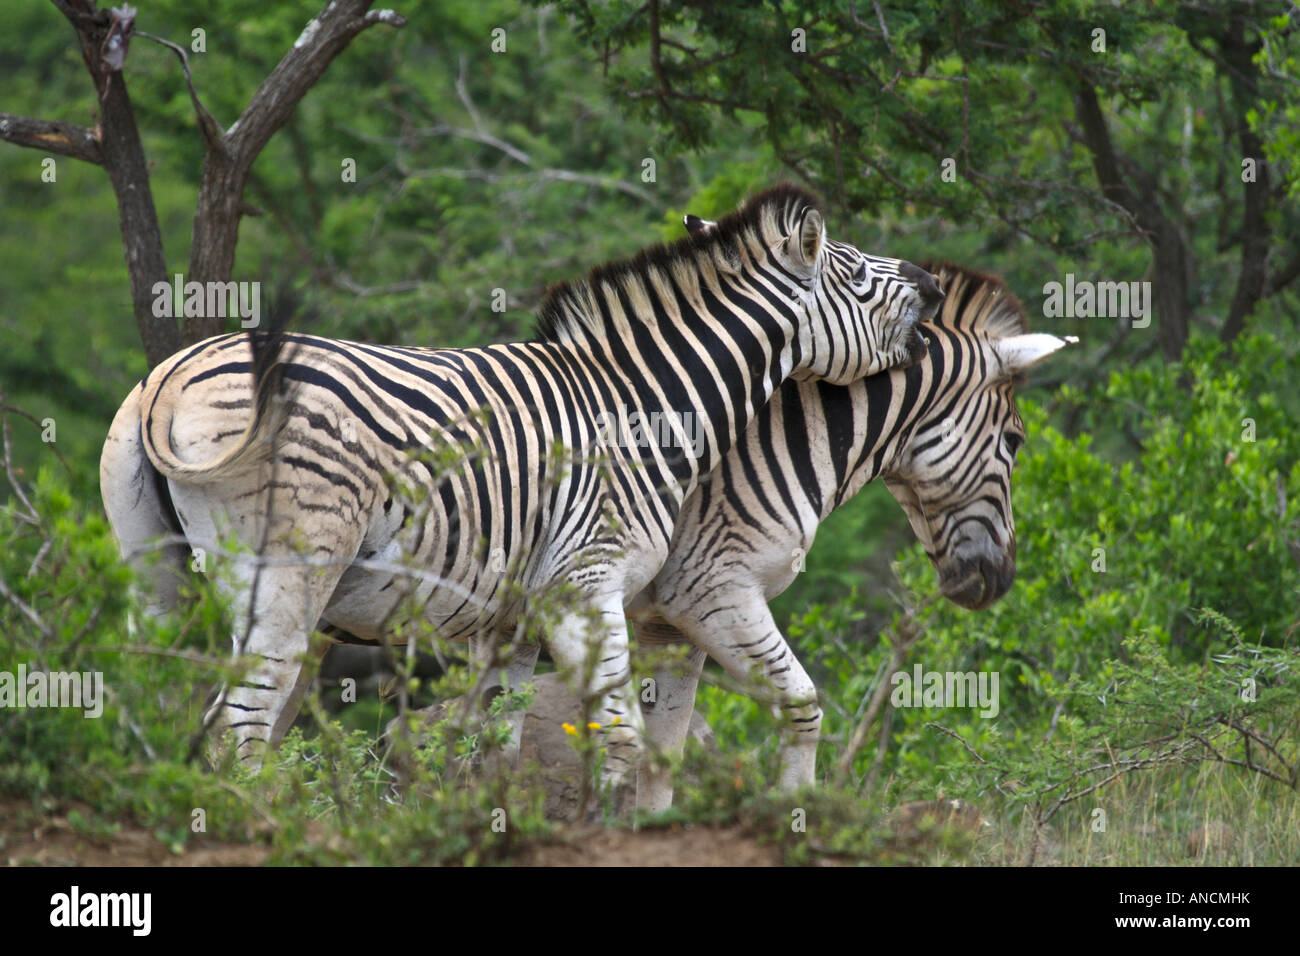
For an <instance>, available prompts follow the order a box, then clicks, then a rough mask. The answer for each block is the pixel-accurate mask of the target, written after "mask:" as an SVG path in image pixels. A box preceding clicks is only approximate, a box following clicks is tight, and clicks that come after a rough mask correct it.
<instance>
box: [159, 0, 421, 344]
mask: <svg viewBox="0 0 1300 956" xmlns="http://www.w3.org/2000/svg"><path fill="white" fill-rule="evenodd" d="M372 2H373V0H334V2H332V3H330V4H329V5H328V6H326V7H325V9H324V10H322V11H321V12H320V13H318V14H317V15H316V16H315V17H314V18H313V19H312V20H310V21H309V22H308V23H307V26H306V27H305V28H304V29H303V31H302V34H301V35H300V36H299V37H298V39H297V40H296V41H295V42H294V44H293V46H292V47H291V48H290V49H289V50H288V52H286V53H285V55H284V57H283V58H282V59H281V60H280V62H279V63H278V64H277V65H276V67H275V69H274V70H272V71H271V74H270V76H268V77H267V78H266V79H265V80H264V81H263V83H262V85H261V86H260V87H258V89H257V92H256V93H254V94H253V98H252V99H251V100H250V101H249V104H248V106H247V108H245V110H244V112H243V114H242V115H241V116H240V117H239V119H238V120H236V121H235V123H234V124H233V125H232V126H231V127H230V129H228V130H226V132H225V134H224V135H223V136H222V137H221V146H222V147H223V148H222V149H209V150H208V154H207V156H206V157H204V160H203V175H202V180H201V182H200V186H199V199H198V206H197V209H196V211H195V215H194V236H193V239H192V242H191V246H190V275H189V278H190V279H191V281H197V282H227V281H229V280H230V277H231V272H232V271H233V270H234V265H235V245H236V243H237V242H238V240H239V220H240V216H241V212H242V210H241V203H242V201H243V195H244V187H245V186H246V185H247V183H248V175H249V171H250V170H251V169H252V166H253V162H254V161H255V160H256V159H257V157H258V155H259V154H260V153H261V152H262V149H263V148H264V147H265V146H266V144H267V143H268V142H269V141H270V139H271V137H272V136H273V135H275V133H276V131H277V130H279V129H280V127H282V126H283V125H284V124H285V123H286V122H287V121H288V120H289V117H290V116H292V115H293V111H294V110H295V109H296V108H297V106H298V103H299V102H301V100H302V98H303V97H304V96H306V95H307V91H308V90H310V89H311V88H312V86H314V85H315V83H316V82H317V81H318V80H319V79H320V78H321V75H322V74H323V73H324V72H325V69H326V68H327V67H328V66H329V65H330V63H331V62H332V61H333V60H334V58H335V57H336V56H338V55H339V54H340V53H342V52H343V50H344V49H345V48H346V47H347V45H348V44H349V43H350V42H351V41H352V38H353V37H355V36H356V35H357V34H359V33H361V32H362V31H363V30H366V29H368V28H370V27H372V26H374V25H375V24H378V23H383V24H386V25H388V26H392V27H400V26H403V25H404V24H405V23H406V19H405V18H404V17H402V16H399V15H398V14H396V13H393V12H392V11H391V10H373V11H372V10H369V7H370V4H371V3H372ZM222 331H223V329H222V320H221V319H220V318H218V317H216V316H204V317H200V318H194V319H191V320H190V321H188V322H186V324H185V330H184V340H185V342H187V343H190V342H197V341H199V340H200V339H204V338H207V337H208V336H211V335H217V334H219V333H220V332H222Z"/></svg>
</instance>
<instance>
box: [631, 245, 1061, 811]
mask: <svg viewBox="0 0 1300 956" xmlns="http://www.w3.org/2000/svg"><path fill="white" fill-rule="evenodd" d="M692 226H694V227H695V229H696V230H698V229H699V228H701V227H705V228H707V224H706V223H703V222H702V221H699V220H696V221H695V222H694V223H692V222H691V221H689V220H688V227H692ZM936 271H937V272H938V274H939V276H940V282H941V283H942V285H943V288H944V290H945V292H946V294H947V297H946V299H945V301H944V304H943V307H942V310H941V312H940V314H939V315H938V316H936V317H935V318H934V320H933V321H932V322H930V323H928V324H927V325H926V326H925V333H926V334H927V335H928V337H929V350H928V354H927V356H926V357H925V358H924V359H922V361H921V362H919V363H918V364H916V365H913V366H911V367H908V368H906V369H896V370H894V371H891V372H889V373H887V374H882V375H875V376H872V377H870V378H867V379H865V380H863V381H859V382H854V383H852V384H850V385H849V386H848V387H846V388H845V387H838V386H835V385H831V384H827V383H824V382H812V381H804V382H787V383H786V384H785V385H784V386H782V387H781V388H780V389H779V390H778V393H777V394H776V395H775V396H773V399H772V402H771V403H770V404H769V405H768V406H767V407H766V408H764V409H763V410H762V411H761V412H760V413H759V415H758V416H757V417H756V419H755V420H754V422H753V423H752V424H751V425H750V427H749V430H748V431H747V432H746V433H745V435H744V436H743V437H742V438H741V439H740V440H739V441H738V442H737V444H736V446H735V447H734V448H732V450H731V452H730V453H729V454H728V455H727V456H726V458H724V459H723V461H722V463H721V465H720V466H719V468H718V470H717V471H716V472H714V474H713V476H712V477H711V480H710V481H708V482H705V483H702V484H701V486H700V488H699V490H698V491H697V492H696V493H695V494H694V495H693V496H692V497H691V498H690V499H688V500H687V502H686V504H685V505H684V506H683V509H682V514H681V517H680V519H679V521H678V524H677V528H676V531H675V533H674V536H673V545H672V550H671V552H670V553H669V556H668V559H667V561H666V562H665V563H664V565H663V567H662V568H661V569H660V572H659V574H658V575H657V576H656V578H655V580H654V582H653V583H652V584H651V586H650V587H649V588H648V589H647V591H646V593H645V594H644V595H643V596H642V597H641V599H640V600H639V601H637V602H635V603H634V605H633V606H632V607H631V608H629V614H630V615H631V616H633V617H634V618H636V619H637V620H638V621H642V620H644V623H638V625H637V629H636V631H637V639H638V642H639V643H641V644H643V645H648V646H651V647H653V646H655V645H663V644H673V643H679V642H682V641H685V640H689V641H690V642H691V643H692V644H693V645H694V646H695V650H694V651H693V653H692V654H691V657H690V659H689V663H688V668H687V672H686V674H685V676H682V675H681V674H680V673H679V674H677V675H674V674H671V673H668V672H662V673H660V674H658V675H656V685H655V686H656V691H657V695H656V696H657V702H656V704H655V706H654V707H653V708H649V709H647V711H646V718H645V719H646V738H647V741H648V742H652V743H653V744H654V745H655V747H656V748H658V749H660V750H661V751H662V752H665V753H669V754H677V753H680V752H681V747H682V744H683V742H684V739H685V734H686V729H687V723H688V721H689V718H690V714H691V711H692V710H693V708H694V700H695V687H696V683H697V681H698V678H699V673H700V669H701V667H702V666H703V662H704V657H705V655H706V654H707V655H708V656H711V657H713V658H714V660H716V661H718V663H719V664H721V665H722V667H723V668H724V669H725V670H726V671H727V672H728V673H729V674H730V675H731V676H732V677H733V678H735V679H737V680H738V681H741V682H742V683H743V684H744V685H745V686H747V687H750V688H752V689H753V690H752V692H753V693H754V695H755V696H756V697H759V698H760V699H764V700H767V701H768V702H770V703H771V704H772V706H773V707H774V709H775V710H776V711H777V712H778V714H779V715H780V716H781V718H782V720H783V722H784V724H785V733H786V738H785V740H784V741H783V747H782V754H781V781H780V782H781V786H782V787H785V788H793V787H798V786H802V785H806V784H811V783H812V782H813V781H814V771H815V764H816V755H817V740H818V736H819V732H820V729H821V718H822V712H821V708H820V706H819V705H818V703H817V689H816V687H815V686H814V684H813V682H812V680H811V679H810V678H809V676H808V674H807V672H806V671H805V670H804V669H803V667H802V666H801V665H800V663H799V660H798V658H797V657H796V656H795V654H794V652H793V651H792V650H791V648H790V646H789V645H788V644H787V643H786V640H785V638H784V637H783V636H782V634H781V631H780V629H779V628H778V627H777V626H776V622H775V620H774V619H773V618H772V613H771V611H770V610H769V609H768V605H767V602H768V601H769V600H771V599H772V598H774V597H776V596H777V595H778V594H780V593H781V592H782V591H784V590H785V589H786V588H787V587H789V586H790V584H791V583H792V582H793V581H794V577H795V574H796V573H797V568H798V567H799V562H798V561H797V560H796V558H798V557H799V556H802V555H803V554H806V553H807V551H808V549H809V548H810V547H811V546H812V543H813V538H814V536H815V535H816V533H817V527H818V525H819V524H820V523H821V522H822V521H824V520H825V519H826V518H827V517H828V516H829V515H830V513H831V512H832V511H834V510H835V509H836V508H838V507H839V506H840V505H842V504H844V503H845V502H846V501H848V500H849V499H850V498H851V497H853V496H854V495H855V494H857V493H858V492H859V491H860V490H861V489H862V488H863V486H864V485H866V484H867V482H869V481H872V480H874V479H875V478H877V477H883V478H884V480H885V484H886V486H887V487H888V488H889V490H890V492H891V493H892V494H893V495H894V497H895V499H897V501H898V503H899V504H900V505H902V507H903V510H904V512H906V514H907V517H908V521H909V522H910V524H911V526H912V530H913V532H914V533H915V534H916V536H917V538H918V539H919V540H920V542H921V544H922V545H923V546H924V548H925V551H926V554H927V556H928V557H929V558H930V561H931V562H932V563H933V564H934V567H935V570H936V571H937V572H938V576H939V589H940V591H941V593H943V594H944V596H946V597H947V598H949V599H950V600H952V601H953V602H955V603H956V604H959V605H961V606H962V607H966V608H972V609H979V608H983V607H987V606H988V605H989V604H991V603H992V602H993V601H995V600H997V599H998V598H999V597H1001V596H1002V595H1003V594H1005V593H1006V591H1007V590H1008V589H1009V588H1010V586H1011V582H1012V580H1013V579H1014V577H1015V554H1016V537H1015V524H1014V521H1013V518H1012V511H1011V469H1012V466H1013V464H1014V463H1015V457H1016V451H1017V450H1018V449H1019V448H1020V446H1021V444H1022V443H1023V442H1024V440H1025V428H1024V423H1023V422H1022V421H1021V419H1020V415H1019V412H1017V410H1016V405H1015V397H1014V394H1013V380H1014V378H1015V376H1016V375H1018V374H1019V373H1021V372H1023V371H1024V370H1026V369H1028V368H1029V367H1031V366H1032V365H1034V364H1036V363H1038V362H1039V361H1042V360H1043V359H1045V358H1047V357H1048V356H1049V355H1051V354H1052V353H1054V352H1056V351H1057V350H1058V349H1060V348H1062V347H1064V346H1065V345H1066V344H1068V343H1069V342H1071V341H1074V339H1073V338H1072V337H1070V338H1058V337H1057V336H1055V335H1048V334H1044V333H1026V331H1025V322H1024V310H1023V308H1022V306H1021V305H1020V303H1019V302H1018V301H1017V300H1016V299H1015V297H1014V296H1013V295H1012V294H1011V292H1010V291H1009V290H1007V289H1006V288H1005V287H1004V286H1003V284H1002V283H1001V281H999V280H998V279H995V278H992V277H990V276H984V275H980V274H979V273H976V272H972V271H970V270H965V269H960V268H957V267H954V266H951V265H946V264H944V265H940V266H938V267H937V270H936ZM671 803H672V784H671V777H670V775H669V773H668V772H667V771H666V770H665V769H664V768H663V767H662V766H658V767H656V766H651V765H650V763H649V762H646V763H645V764H643V766H642V768H641V771H640V772H639V774H638V786H637V805H638V806H639V807H645V808H647V809H663V808H666V807H667V806H669V805H671Z"/></svg>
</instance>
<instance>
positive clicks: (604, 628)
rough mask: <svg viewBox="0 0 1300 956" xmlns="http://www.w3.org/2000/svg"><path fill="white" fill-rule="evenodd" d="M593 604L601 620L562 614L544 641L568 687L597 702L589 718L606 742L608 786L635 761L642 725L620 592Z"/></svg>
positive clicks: (603, 782)
mask: <svg viewBox="0 0 1300 956" xmlns="http://www.w3.org/2000/svg"><path fill="white" fill-rule="evenodd" d="M596 609H597V612H598V614H599V616H600V623H598V624H596V625H595V626H594V627H593V625H592V622H591V618H590V615H589V614H586V613H583V612H578V613H571V614H567V615H565V616H564V618H563V619H562V620H561V621H560V623H559V624H558V626H556V628H555V629H554V631H553V632H552V634H551V635H550V640H549V641H548V645H549V647H550V650H551V657H552V658H554V660H555V665H556V668H557V669H558V670H559V672H560V674H561V675H562V676H563V677H564V678H565V680H566V681H567V683H568V684H569V689H570V690H571V691H572V692H573V693H574V695H575V696H576V697H577V698H578V699H579V700H580V701H582V702H583V703H584V705H586V704H589V703H590V702H593V701H594V702H595V706H594V709H593V710H591V712H590V719H591V720H592V721H593V722H595V723H598V724H600V730H599V733H600V735H601V737H602V738H603V741H604V745H605V765H604V768H603V769H602V771H601V786H602V787H603V788H607V789H612V788H613V787H615V786H616V785H617V784H618V783H620V782H621V781H622V780H623V778H624V777H625V776H626V775H627V773H628V772H629V771H631V770H632V769H634V768H635V767H636V765H637V761H638V759H639V757H640V754H641V733H642V726H643V725H642V717H641V707H640V705H639V704H638V703H637V698H636V694H635V693H634V692H633V690H632V681H631V676H632V670H631V659H630V655H629V647H628V636H627V619H626V618H625V617H624V615H623V600H622V595H614V596H613V597H612V598H608V599H606V600H605V601H603V602H601V603H600V604H598V605H597V606H596ZM592 630H595V631H596V632H597V633H596V634H592V633H591V631H592Z"/></svg>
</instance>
